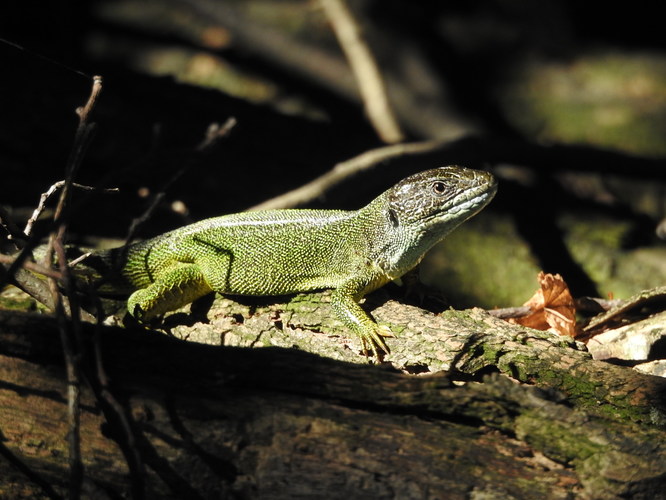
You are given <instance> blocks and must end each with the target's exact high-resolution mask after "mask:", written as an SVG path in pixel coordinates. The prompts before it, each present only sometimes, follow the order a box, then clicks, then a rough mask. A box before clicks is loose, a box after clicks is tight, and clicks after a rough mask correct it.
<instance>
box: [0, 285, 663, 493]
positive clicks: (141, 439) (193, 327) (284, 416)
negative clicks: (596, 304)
mask: <svg viewBox="0 0 666 500" xmlns="http://www.w3.org/2000/svg"><path fill="white" fill-rule="evenodd" d="M385 299H386V297H385V295H382V294H381V293H379V294H375V295H373V296H372V297H371V300H370V301H369V303H368V304H366V305H365V307H366V308H368V309H369V310H371V312H372V314H373V315H374V316H375V318H376V319H377V320H378V321H380V323H387V324H390V325H391V326H392V327H393V329H394V331H395V332H396V333H397V334H398V336H397V337H395V338H389V339H388V343H389V347H390V348H391V350H392V352H391V354H390V355H387V356H386V357H385V360H384V364H383V365H380V366H374V365H371V364H369V363H367V361H366V360H365V358H364V357H363V356H361V355H360V354H359V352H358V351H359V343H358V342H357V341H356V340H355V339H350V340H347V339H346V337H345V338H343V337H342V335H344V332H343V331H342V329H341V327H340V325H339V324H338V323H337V321H336V320H335V319H333V318H332V315H331V313H330V308H329V306H328V296H327V295H326V294H323V295H308V296H305V295H299V296H296V297H294V298H292V299H291V300H290V301H288V302H278V303H276V302H270V301H267V300H262V301H261V302H259V301H256V300H255V301H252V302H250V301H248V302H246V303H244V304H241V303H238V302H233V301H229V300H227V299H217V300H216V301H215V304H214V305H213V307H212V308H211V309H210V311H208V320H207V321H208V323H205V322H202V323H194V324H192V320H193V319H195V318H196V317H197V314H200V311H199V312H197V308H196V307H195V313H194V314H193V315H191V316H184V315H183V314H181V313H176V314H174V315H172V316H171V317H170V319H169V318H167V320H166V322H165V324H166V325H167V326H168V325H170V326H171V329H170V333H171V334H172V335H173V336H189V340H190V341H183V340H179V339H175V338H169V336H167V335H163V334H159V333H156V332H151V331H146V330H142V329H123V328H118V327H99V328H100V329H99V331H98V332H97V333H95V328H96V327H95V326H92V325H88V326H86V327H85V328H84V331H83V335H84V338H83V340H82V342H81V346H82V347H81V350H82V353H83V354H84V357H83V361H82V363H81V367H82V370H83V372H84V374H85V378H86V380H87V386H86V387H84V388H83V393H82V407H81V447H82V456H83V460H84V469H85V477H86V482H85V484H84V489H85V491H86V493H87V495H88V496H90V497H95V498H100V497H103V495H107V496H108V497H110V498H114V497H117V496H119V495H125V496H127V495H133V496H134V497H135V498H140V497H142V496H145V497H146V498H236V497H239V498H298V497H301V498H452V499H456V498H469V497H471V496H474V497H478V496H483V495H485V496H489V497H492V498H573V497H581V498H620V497H627V496H632V498H664V496H663V493H662V492H663V485H664V478H666V448H665V446H664V444H663V433H662V431H661V430H660V429H659V428H658V425H655V424H658V423H660V422H661V423H662V424H663V410H664V405H663V403H662V402H661V400H660V397H661V396H663V394H664V387H665V384H664V383H663V381H662V379H658V378H656V377H649V376H645V375H640V374H638V373H634V372H633V371H632V370H631V369H629V368H626V367H617V366H613V365H609V364H606V363H602V362H596V361H592V360H591V359H590V357H589V355H588V354H587V353H586V352H585V351H584V349H583V348H582V346H580V345H578V344H575V343H573V342H571V341H568V340H566V339H562V338H560V337H554V336H550V335H549V334H545V333H543V332H535V331H532V330H529V329H526V328H520V327H516V326H513V325H509V324H506V323H504V322H501V321H499V320H496V319H493V318H491V317H490V316H489V315H487V314H486V313H484V312H483V311H480V310H471V311H447V312H445V313H443V314H441V315H435V314H432V313H429V312H427V311H424V310H421V309H418V308H416V307H412V306H407V305H402V304H399V303H397V302H394V301H387V300H385ZM382 302H383V303H382ZM185 319H187V320H188V321H189V322H190V326H187V327H186V326H183V325H182V324H181V325H178V326H177V325H176V324H177V323H179V322H180V323H182V322H183V320H185ZM322 332H326V333H322ZM96 336H97V337H96ZM95 338H98V339H99V346H100V348H101V352H102V358H103V363H104V367H105V370H106V373H107V374H108V376H109V377H110V380H111V383H110V384H109V386H108V387H107V386H105V385H103V384H102V383H101V382H100V380H101V379H100V372H99V369H97V368H96V367H95V366H94V365H95V363H94V359H95V358H94V356H92V354H91V352H92V350H93V347H92V346H93V340H94V339H95ZM192 340H197V341H202V340H206V341H207V342H209V343H211V342H212V343H217V344H221V343H223V344H227V345H226V346H225V347H221V346H219V345H218V346H211V345H203V344H202V343H200V342H193V341H192ZM229 344H238V345H253V346H270V345H272V346H274V347H272V348H258V349H249V348H245V347H231V346H229ZM284 347H298V349H286V348H284ZM307 350H312V351H317V350H323V351H324V352H326V355H325V356H318V355H313V354H311V353H308V352H304V351H307ZM336 358H337V359H336ZM445 369H447V370H449V375H448V376H447V375H446V374H444V373H443V372H442V370H445ZM401 371H402V372H403V373H401ZM493 372H495V373H493ZM497 372H500V373H497ZM484 373H485V374H487V373H491V375H489V376H483V374H484ZM502 373H504V374H508V375H511V376H512V378H514V379H518V380H521V381H524V382H530V383H534V384H536V385H540V386H541V388H538V387H535V386H531V385H528V384H520V383H517V382H516V381H515V380H511V379H510V378H509V377H507V376H506V375H504V374H502ZM416 374H418V376H417V375H416ZM424 374H425V376H424ZM452 378H457V379H460V378H467V379H471V380H482V381H483V383H476V382H468V383H466V384H463V385H458V384H457V383H456V384H454V383H453V382H452V381H451V379H452ZM102 379H103V378H102ZM65 394H66V384H65V376H64V367H63V366H62V353H61V349H60V346H59V338H58V335H57V326H56V322H55V320H53V319H52V318H48V317H44V316H37V315H30V314H18V313H5V312H1V313H0V432H1V433H2V434H1V435H2V442H1V443H0V452H1V454H2V456H3V457H4V460H0V463H1V464H2V465H1V469H0V473H1V475H0V478H1V479H0V497H2V498H16V497H19V496H21V495H22V497H25V496H28V497H32V498H41V497H49V496H50V497H57V495H64V494H65V492H66V489H67V486H68V485H67V479H66V478H67V455H66V449H67V445H66V418H65V414H66V411H67V401H66V397H65ZM660 419H661V421H660ZM124 422H126V423H124ZM660 495H661V496H660Z"/></svg>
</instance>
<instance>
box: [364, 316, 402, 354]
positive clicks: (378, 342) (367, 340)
mask: <svg viewBox="0 0 666 500" xmlns="http://www.w3.org/2000/svg"><path fill="white" fill-rule="evenodd" d="M384 337H395V335H393V332H391V329H390V328H389V327H387V326H385V325H375V326H374V328H372V329H371V330H370V331H368V332H365V333H364V334H362V335H361V344H362V346H363V354H364V355H365V356H366V357H370V355H371V354H372V357H375V358H377V360H380V361H381V359H382V358H383V354H390V353H391V350H390V349H389V347H388V346H387V345H386V342H385V341H384Z"/></svg>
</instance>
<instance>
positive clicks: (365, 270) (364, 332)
mask: <svg viewBox="0 0 666 500" xmlns="http://www.w3.org/2000/svg"><path fill="white" fill-rule="evenodd" d="M496 191H497V183H496V181H495V179H494V178H493V176H492V175H491V174H490V173H488V172H482V171H478V170H472V169H468V168H462V167H455V166H451V167H442V168H437V169H433V170H427V171H425V172H421V173H418V174H415V175H412V176H411V177H407V178H406V179H404V180H402V181H401V182H399V183H398V184H396V185H395V186H394V187H392V188H391V189H389V190H388V191H385V192H384V193H383V194H381V195H380V196H379V197H377V198H376V199H374V200H373V201H371V202H370V203H369V204H368V205H366V206H365V207H363V208H361V209H359V210H355V211H345V210H301V209H293V210H267V211H257V212H244V213H239V214H232V215H225V216H221V217H215V218H212V219H207V220H203V221H200V222H197V223H194V224H191V225H188V226H185V227H182V228H179V229H175V230H173V231H170V232H168V233H166V234H163V235H160V236H157V237H155V238H152V239H149V240H146V241H143V242H140V243H137V244H134V245H131V246H129V247H126V248H124V249H112V250H108V251H104V252H99V253H97V254H96V255H93V256H92V257H93V258H97V260H98V261H102V262H103V263H104V267H105V268H106V271H107V272H106V284H105V285H104V286H103V287H102V289H106V290H109V289H111V290H112V291H114V292H121V293H122V292H126V293H131V295H130V297H129V299H128V301H127V308H128V312H129V314H131V315H132V316H134V317H135V318H137V319H138V320H140V321H147V320H150V319H151V318H154V317H156V316H159V315H162V314H164V313H165V312H167V311H170V310H174V309H177V308H179V307H182V306H183V305H186V304H188V303H190V302H192V301H194V300H196V299H197V298H199V297H201V296H203V295H206V294H208V293H210V292H213V291H214V292H219V293H221V294H228V295H255V296H274V295H286V294H291V293H296V292H308V291H314V290H321V289H333V294H332V298H331V304H332V307H333V310H334V311H335V313H336V314H337V316H338V317H339V319H340V320H342V322H343V323H344V324H345V325H346V326H347V327H348V328H349V329H350V330H351V331H352V332H353V333H355V334H356V335H358V336H359V337H360V339H361V342H362V344H363V348H364V351H365V352H367V349H368V348H370V349H371V350H372V351H373V353H374V354H377V353H378V351H377V349H381V350H383V351H385V352H389V349H388V347H387V346H386V343H385V341H384V339H383V337H384V336H390V332H388V331H387V330H385V329H383V328H381V327H379V325H377V323H375V321H374V320H373V319H371V318H370V316H369V315H368V314H367V313H366V312H365V311H364V310H363V309H362V308H361V307H360V306H359V304H358V302H359V300H361V298H363V296H365V295H366V294H367V293H369V292H371V291H373V290H376V289H377V288H379V287H381V286H383V285H385V284H386V283H388V282H389V281H392V280H395V279H397V278H399V277H400V276H402V275H403V274H405V273H406V272H407V271H409V270H410V269H412V268H413V267H414V266H416V265H417V264H418V263H419V262H420V261H421V259H422V258H423V256H424V254H425V253H426V252H427V251H428V250H429V249H430V248H431V247H432V246H433V245H434V244H435V243H437V242H438V241H440V240H441V239H442V238H443V237H444V236H445V235H446V234H447V233H449V232H450V231H452V230H453V229H454V228H456V227H457V226H458V225H459V224H461V223H462V222H464V221H465V220H467V219H469V218H470V217H472V216H473V215H475V214H476V213H478V212H479V211H480V210H481V209H482V208H483V207H484V206H486V205H487V204H488V203H489V202H490V200H491V199H492V198H493V196H494V195H495V192H496ZM114 269H115V272H111V271H110V270H114ZM110 272H111V275H110V276H109V273H110ZM109 285H110V286H109Z"/></svg>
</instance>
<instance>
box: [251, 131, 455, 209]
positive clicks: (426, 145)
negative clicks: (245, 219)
mask: <svg viewBox="0 0 666 500" xmlns="http://www.w3.org/2000/svg"><path fill="white" fill-rule="evenodd" d="M443 144H444V143H443V142H440V141H426V142H414V143H408V144H394V145H392V146H384V147H382V148H377V149H371V150H370V151H366V152H365V153H362V154H360V155H358V156H355V157H354V158H350V159H349V160H346V161H343V162H342V163H338V164H337V165H336V166H335V167H333V168H332V169H331V170H329V171H328V172H326V173H325V174H323V175H321V176H319V177H317V178H316V179H314V180H312V181H310V182H308V183H307V184H304V185H303V186H301V187H299V188H296V189H294V190H292V191H289V192H287V193H284V194H282V195H280V196H276V197H275V198H272V199H270V200H267V201H264V202H262V203H260V204H258V205H255V206H253V207H251V208H250V210H269V209H277V208H291V207H296V206H299V205H303V204H305V203H308V202H310V201H312V200H315V199H317V198H318V197H319V196H321V195H322V194H323V193H325V192H326V191H328V190H329V189H331V188H332V187H333V186H335V185H337V184H339V183H341V182H342V181H344V180H346V179H348V178H349V177H352V176H354V175H356V174H358V173H360V172H363V171H365V170H369V169H371V168H374V167H376V166H377V165H379V164H381V163H382V162H385V161H387V160H390V159H394V158H398V157H400V156H404V155H408V154H417V153H425V152H430V151H434V150H436V149H438V148H441V147H442V145H443Z"/></svg>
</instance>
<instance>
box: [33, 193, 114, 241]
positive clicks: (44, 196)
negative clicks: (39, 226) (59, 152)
mask: <svg viewBox="0 0 666 500" xmlns="http://www.w3.org/2000/svg"><path fill="white" fill-rule="evenodd" d="M64 185H65V181H64V180H62V181H58V182H56V183H54V184H53V185H52V186H51V187H50V188H49V189H47V190H46V192H45V193H42V195H41V196H40V197H39V203H38V204H37V207H36V208H35V209H34V210H33V212H32V215H31V216H30V218H29V219H28V222H27V223H26V225H25V229H24V230H23V234H25V235H26V236H30V233H31V232H32V227H33V226H34V224H35V222H37V219H38V218H39V216H40V215H41V214H42V212H43V211H44V208H45V207H46V202H47V201H48V199H49V198H50V197H51V196H52V195H53V193H55V192H56V191H58V189H61V188H62V187H63V186H64ZM72 187H75V188H77V189H82V190H84V191H97V190H98V189H97V188H95V187H92V186H85V185H83V184H77V183H76V182H72ZM100 191H102V192H105V193H113V192H118V191H119V189H118V188H104V189H101V190H100Z"/></svg>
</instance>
